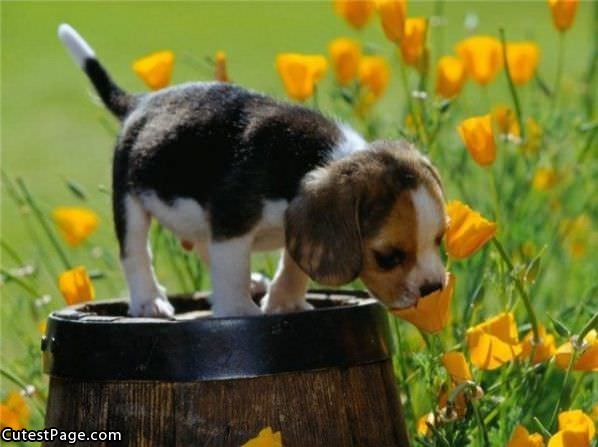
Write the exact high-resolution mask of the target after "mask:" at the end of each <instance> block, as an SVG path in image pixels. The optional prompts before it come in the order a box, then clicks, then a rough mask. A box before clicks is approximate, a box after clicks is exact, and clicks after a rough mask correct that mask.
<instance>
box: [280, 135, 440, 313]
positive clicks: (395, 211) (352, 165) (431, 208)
mask: <svg viewBox="0 0 598 447" xmlns="http://www.w3.org/2000/svg"><path fill="white" fill-rule="evenodd" d="M370 146H371V147H370V148H368V150H365V151H360V152H358V153H355V154H353V155H351V156H349V157H347V158H344V159H341V160H338V161H335V162H333V163H331V164H329V165H328V166H326V167H323V168H320V169H317V170H315V171H313V172H312V173H310V174H308V176H307V177H306V179H305V180H304V182H303V184H302V186H301V190H300V192H299V194H298V195H297V196H296V197H295V198H294V199H293V200H292V201H291V203H290V204H289V207H288V209H287V212H286V225H285V230H286V242H287V250H288V251H289V253H290V255H291V256H292V257H293V259H294V260H295V261H296V262H297V263H298V265H299V266H300V267H301V268H302V269H303V270H304V271H305V272H306V273H307V274H308V275H309V276H310V277H311V278H312V279H314V280H315V281H317V282H319V283H322V284H325V285H341V284H346V283H348V282H350V281H352V280H353V279H355V278H357V277H360V278H361V279H362V280H363V282H364V283H365V285H366V286H367V287H368V288H369V289H370V291H371V292H372V293H373V294H374V295H375V296H376V297H377V298H378V299H380V300H381V301H382V302H383V303H384V304H386V305H387V306H388V307H390V308H404V307H409V306H412V305H414V304H415V303H416V301H417V300H418V298H420V297H421V296H424V295H427V294H428V293H431V292H433V291H435V290H438V289H440V288H442V287H444V285H445V275H446V273H445V270H444V266H443V264H442V260H441V257H440V251H439V247H440V242H441V240H442V237H443V235H444V231H445V226H446V216H445V212H444V200H443V193H442V186H441V183H440V178H439V176H438V173H437V172H436V170H435V169H434V168H433V167H432V166H431V165H430V162H429V161H428V160H427V159H426V158H425V157H424V156H422V155H421V154H420V153H419V152H418V151H417V150H416V149H414V148H413V147H412V146H411V145H409V144H408V143H406V142H404V141H379V142H375V143H372V144H371V145H370Z"/></svg>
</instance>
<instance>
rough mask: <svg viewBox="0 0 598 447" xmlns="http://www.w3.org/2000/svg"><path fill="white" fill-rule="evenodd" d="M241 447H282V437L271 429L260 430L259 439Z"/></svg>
mask: <svg viewBox="0 0 598 447" xmlns="http://www.w3.org/2000/svg"><path fill="white" fill-rule="evenodd" d="M241 447H282V435H281V433H280V432H279V431H277V432H273V431H272V428H271V427H266V428H264V429H262V430H260V432H259V434H258V435H257V437H255V438H253V439H250V440H249V441H247V442H246V443H245V444H243V445H242V446H241Z"/></svg>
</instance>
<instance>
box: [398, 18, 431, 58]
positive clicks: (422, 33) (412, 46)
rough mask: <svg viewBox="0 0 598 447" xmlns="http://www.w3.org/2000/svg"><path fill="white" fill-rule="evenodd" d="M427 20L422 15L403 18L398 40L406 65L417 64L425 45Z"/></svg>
mask: <svg viewBox="0 0 598 447" xmlns="http://www.w3.org/2000/svg"><path fill="white" fill-rule="evenodd" d="M427 28H428V21H427V20H426V19H425V18H424V17H413V18H408V19H407V20H405V27H404V29H403V37H402V38H401V41H400V45H399V46H400V48H401V54H402V55H403V60H404V61H405V63H406V64H408V65H414V66H417V65H419V61H420V58H421V57H422V54H423V53H424V48H425V46H426V32H427Z"/></svg>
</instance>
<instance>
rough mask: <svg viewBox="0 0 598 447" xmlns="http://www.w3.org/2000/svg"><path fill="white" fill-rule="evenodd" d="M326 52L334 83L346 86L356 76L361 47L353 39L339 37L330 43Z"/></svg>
mask: <svg viewBox="0 0 598 447" xmlns="http://www.w3.org/2000/svg"><path fill="white" fill-rule="evenodd" d="M328 51H329V52H330V57H331V59H332V67H333V68H334V74H335V76H336V81H337V82H338V83H339V84H340V85H348V84H349V83H350V82H351V81H352V80H353V79H355V77H356V76H357V71H358V70H359V60H360V59H361V46H360V45H359V43H358V42H355V41H354V40H353V39H349V38H346V37H339V38H338V39H334V40H333V41H332V42H330V45H329V46H328Z"/></svg>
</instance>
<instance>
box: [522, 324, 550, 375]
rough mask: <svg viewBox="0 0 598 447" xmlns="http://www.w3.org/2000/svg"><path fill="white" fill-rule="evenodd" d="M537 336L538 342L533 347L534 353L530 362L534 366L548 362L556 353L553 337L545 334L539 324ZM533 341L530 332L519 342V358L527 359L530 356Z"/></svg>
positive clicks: (544, 330)
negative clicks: (534, 348)
mask: <svg viewBox="0 0 598 447" xmlns="http://www.w3.org/2000/svg"><path fill="white" fill-rule="evenodd" d="M538 335H539V336H540V342H539V343H538V344H537V345H536V346H535V347H536V351H535V353H534V358H533V360H532V363H533V364H534V365H535V364H536V363H540V362H545V361H547V360H550V358H551V357H552V356H553V355H554V353H555V352H556V346H555V343H554V335H551V334H548V333H546V329H545V328H544V326H542V325H541V324H540V325H539V326H538ZM533 341H534V335H533V333H532V332H531V331H530V332H529V333H528V334H527V335H526V336H525V337H524V338H523V341H522V342H521V357H523V358H529V356H530V355H532V348H533V347H534V344H533Z"/></svg>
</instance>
